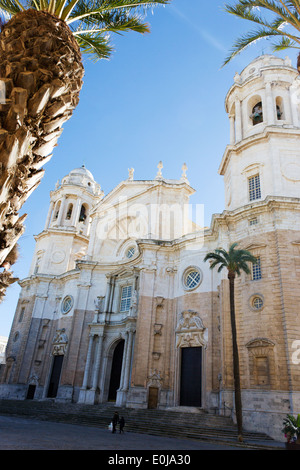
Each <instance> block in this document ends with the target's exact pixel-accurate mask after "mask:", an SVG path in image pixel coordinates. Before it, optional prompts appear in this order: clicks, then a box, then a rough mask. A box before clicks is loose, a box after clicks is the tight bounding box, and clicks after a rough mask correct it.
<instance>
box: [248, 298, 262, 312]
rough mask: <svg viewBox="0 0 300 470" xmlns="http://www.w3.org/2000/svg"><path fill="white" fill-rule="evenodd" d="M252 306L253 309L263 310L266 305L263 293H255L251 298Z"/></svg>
mask: <svg viewBox="0 0 300 470" xmlns="http://www.w3.org/2000/svg"><path fill="white" fill-rule="evenodd" d="M250 306H251V308H252V310H255V311H257V310H261V309H262V308H263V306H264V299H263V297H262V296H261V295H257V294H255V295H253V296H252V297H251V299H250Z"/></svg>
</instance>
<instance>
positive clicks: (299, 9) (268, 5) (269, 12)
mask: <svg viewBox="0 0 300 470" xmlns="http://www.w3.org/2000/svg"><path fill="white" fill-rule="evenodd" d="M225 11H227V12H228V13H230V14H232V15H235V16H237V17H238V18H242V19H244V20H248V21H252V22H253V23H255V24H256V25H258V27H257V28H256V29H254V30H253V31H250V32H249V33H246V34H244V35H243V36H241V37H240V38H238V39H237V40H236V42H235V43H234V45H233V48H232V50H231V52H230V54H229V55H228V57H227V58H226V59H225V61H224V64H223V65H225V64H227V63H228V62H230V61H231V60H232V59H233V57H235V56H236V55H237V54H239V53H240V52H242V51H243V50H244V49H245V48H246V47H248V46H249V45H251V44H254V43H255V42H256V41H258V40H260V39H273V40H274V41H273V42H272V48H273V51H281V50H284V49H288V48H293V49H300V35H299V34H300V1H299V0H236V1H235V2H234V4H233V5H230V4H225ZM264 15H265V16H264ZM297 67H298V70H299V72H300V55H299V54H298V61H297Z"/></svg>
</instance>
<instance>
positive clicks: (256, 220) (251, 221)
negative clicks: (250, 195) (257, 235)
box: [249, 217, 258, 226]
mask: <svg viewBox="0 0 300 470" xmlns="http://www.w3.org/2000/svg"><path fill="white" fill-rule="evenodd" d="M257 224H258V218H257V217H253V219H250V220H249V225H250V226H252V225H257Z"/></svg>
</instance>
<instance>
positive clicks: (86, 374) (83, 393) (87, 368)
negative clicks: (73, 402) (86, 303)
mask: <svg viewBox="0 0 300 470" xmlns="http://www.w3.org/2000/svg"><path fill="white" fill-rule="evenodd" d="M93 342H94V335H92V334H91V335H90V340H89V347H88V352H87V356H86V363H85V370H84V376H83V382H82V387H81V389H80V393H79V399H78V403H85V396H86V390H87V386H88V379H89V372H90V367H91V359H92V349H93Z"/></svg>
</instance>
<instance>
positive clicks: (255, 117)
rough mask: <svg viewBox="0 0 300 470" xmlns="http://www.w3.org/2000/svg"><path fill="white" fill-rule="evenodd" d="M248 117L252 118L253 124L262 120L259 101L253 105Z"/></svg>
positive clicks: (261, 109)
mask: <svg viewBox="0 0 300 470" xmlns="http://www.w3.org/2000/svg"><path fill="white" fill-rule="evenodd" d="M250 117H251V119H252V123H253V126H255V125H256V124H259V123H260V122H263V108H262V102H261V101H259V102H258V103H256V104H255V105H254V106H253V108H252V113H251V116H250Z"/></svg>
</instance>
